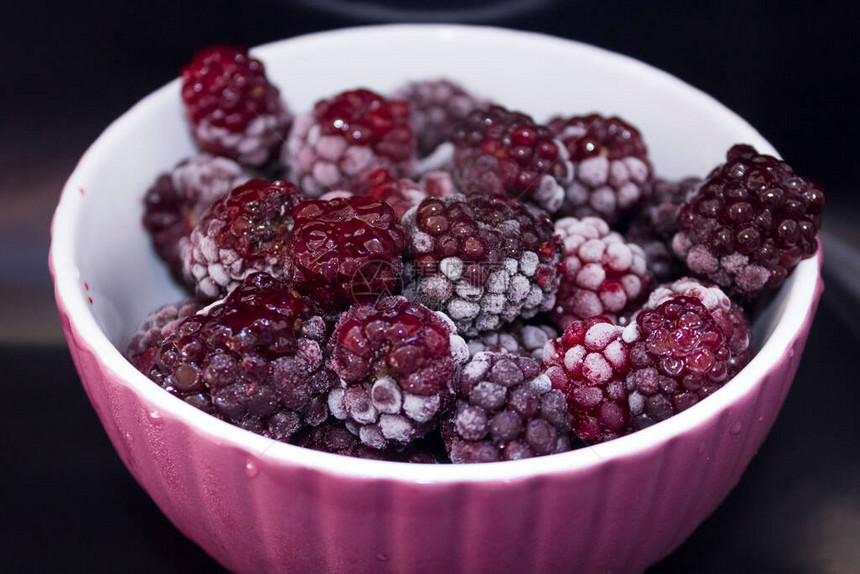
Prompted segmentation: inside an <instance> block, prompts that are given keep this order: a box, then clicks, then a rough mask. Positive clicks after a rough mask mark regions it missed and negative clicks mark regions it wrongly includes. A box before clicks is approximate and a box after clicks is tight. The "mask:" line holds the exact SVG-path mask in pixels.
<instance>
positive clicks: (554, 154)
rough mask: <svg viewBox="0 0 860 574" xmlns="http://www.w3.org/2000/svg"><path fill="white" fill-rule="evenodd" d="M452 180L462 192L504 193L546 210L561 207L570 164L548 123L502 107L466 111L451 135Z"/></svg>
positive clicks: (568, 179)
mask: <svg viewBox="0 0 860 574" xmlns="http://www.w3.org/2000/svg"><path fill="white" fill-rule="evenodd" d="M451 142H452V143H453V144H454V157H453V171H452V175H453V177H454V183H456V184H457V187H458V188H459V189H460V191H461V192H462V193H465V194H466V195H508V196H510V197H515V198H517V199H520V200H522V201H530V202H532V203H535V204H536V205H539V206H540V207H542V208H543V209H545V210H547V211H548V212H550V213H553V212H555V211H557V210H558V208H559V207H561V203H562V200H563V198H564V186H565V185H567V183H568V182H569V181H570V178H571V176H572V173H573V172H572V169H571V164H570V161H569V160H568V157H567V150H566V149H565V147H564V146H563V145H562V144H561V142H559V141H558V140H557V139H555V136H554V135H553V134H552V133H551V132H550V130H549V128H547V127H546V126H543V125H539V124H537V123H535V121H534V120H533V119H532V118H531V117H529V116H527V115H525V114H522V113H519V112H512V111H509V110H507V109H505V108H503V107H501V106H490V107H487V108H481V109H477V110H474V111H472V112H470V113H469V114H468V115H467V116H466V118H465V120H463V122H462V123H461V124H460V125H459V126H457V128H456V129H455V130H454V133H453V134H452V135H451Z"/></svg>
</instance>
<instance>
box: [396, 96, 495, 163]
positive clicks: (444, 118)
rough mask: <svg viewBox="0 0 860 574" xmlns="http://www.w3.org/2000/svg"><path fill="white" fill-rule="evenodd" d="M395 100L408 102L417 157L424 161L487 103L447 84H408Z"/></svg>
mask: <svg viewBox="0 0 860 574" xmlns="http://www.w3.org/2000/svg"><path fill="white" fill-rule="evenodd" d="M395 97H397V98H399V99H401V100H405V101H407V102H409V104H410V107H411V110H412V117H411V124H412V131H413V132H414V133H415V136H416V138H417V140H418V157H425V156H428V155H430V153H431V152H432V151H433V150H435V149H436V147H437V146H438V145H439V144H441V143H442V142H445V141H448V139H449V138H450V137H451V134H452V133H453V131H454V128H455V127H456V126H457V124H459V123H460V122H461V121H462V120H463V119H464V118H465V117H466V115H467V114H468V113H469V112H471V111H472V110H474V109H477V108H480V107H484V106H486V105H487V102H486V101H485V100H483V99H481V98H478V97H476V96H474V95H472V94H470V93H469V92H467V91H466V90H465V89H464V88H463V86H461V85H459V84H457V83H455V82H452V81H450V80H445V79H440V80H422V81H418V82H410V83H408V84H406V85H405V86H403V87H402V88H400V89H399V90H397V92H396V93H395Z"/></svg>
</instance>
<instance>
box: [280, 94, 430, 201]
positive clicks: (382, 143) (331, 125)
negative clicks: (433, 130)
mask: <svg viewBox="0 0 860 574" xmlns="http://www.w3.org/2000/svg"><path fill="white" fill-rule="evenodd" d="M281 155H282V162H283V163H284V164H285V165H286V166H287V167H288V168H289V176H290V179H291V180H292V181H294V182H295V183H296V184H297V185H299V186H300V187H301V189H302V191H303V192H304V193H306V194H307V195H308V196H311V197H319V196H320V195H322V194H323V193H326V192H327V191H332V190H336V189H349V188H350V186H351V185H352V183H353V181H354V180H355V179H356V178H357V177H358V176H360V175H361V174H363V173H366V172H369V171H373V170H375V169H379V168H383V169H387V170H388V171H389V172H391V174H392V175H393V176H394V177H397V178H400V177H410V176H412V175H413V173H414V172H415V168H416V158H415V135H414V134H413V133H412V128H411V127H410V126H409V103H407V102H405V101H402V100H395V99H386V98H384V97H382V96H380V95H379V94H376V93H374V92H372V91H370V90H365V89H360V90H352V91H349V92H343V93H341V94H338V95H337V96H335V97H333V98H331V99H328V100H320V101H319V102H317V103H316V105H315V106H314V109H313V110H312V111H310V112H308V113H306V114H303V115H301V116H299V117H298V118H296V121H295V123H294V124H293V129H292V131H291V132H290V135H289V137H288V138H287V142H286V144H285V145H284V148H283V151H282V154H281Z"/></svg>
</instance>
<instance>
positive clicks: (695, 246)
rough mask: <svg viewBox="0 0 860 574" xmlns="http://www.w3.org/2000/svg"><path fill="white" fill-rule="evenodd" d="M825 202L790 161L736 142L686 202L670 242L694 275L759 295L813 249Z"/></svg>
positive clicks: (748, 294)
mask: <svg viewBox="0 0 860 574" xmlns="http://www.w3.org/2000/svg"><path fill="white" fill-rule="evenodd" d="M823 207H824V192H823V191H822V190H821V189H820V188H819V187H818V186H817V185H815V184H814V183H812V182H810V181H809V180H807V179H806V178H803V177H801V176H799V175H797V174H796V173H795V172H794V170H793V169H792V168H791V167H790V166H789V165H788V164H786V163H785V162H783V161H781V160H779V159H776V158H774V157H771V156H768V155H762V154H759V153H758V152H756V150H755V148H753V147H752V146H748V145H735V146H733V147H732V148H731V149H730V150H729V151H728V153H727V155H726V163H724V164H722V165H720V166H719V167H717V168H716V169H714V171H713V172H711V174H710V175H709V176H708V177H707V178H706V179H705V181H704V182H703V183H702V186H701V187H700V188H699V190H698V192H697V193H696V194H695V195H694V196H692V197H691V198H689V200H688V201H687V202H686V203H685V204H684V206H683V207H682V208H681V211H680V213H679V215H678V232H677V233H676V234H675V237H674V238H673V240H672V248H673V249H674V251H675V253H676V254H677V255H678V256H679V257H681V258H682V259H683V260H684V261H685V262H686V264H687V267H688V268H689V269H690V271H691V272H693V273H694V274H696V275H698V276H700V277H704V278H706V279H708V280H710V281H713V282H714V283H716V284H717V285H720V286H721V287H723V289H725V290H726V291H727V293H728V294H729V295H732V296H739V297H743V298H754V297H756V296H758V295H759V294H761V293H762V292H763V291H764V290H766V289H774V288H776V287H779V286H780V285H781V284H782V282H783V281H784V280H785V278H786V277H787V276H788V274H789V273H790V272H791V270H792V269H794V267H795V266H796V265H797V264H798V263H799V262H800V261H801V260H802V259H804V258H807V257H811V256H812V255H813V254H814V253H815V251H816V249H817V248H818V243H817V241H816V234H817V233H818V229H819V227H820V225H821V212H822V209H823Z"/></svg>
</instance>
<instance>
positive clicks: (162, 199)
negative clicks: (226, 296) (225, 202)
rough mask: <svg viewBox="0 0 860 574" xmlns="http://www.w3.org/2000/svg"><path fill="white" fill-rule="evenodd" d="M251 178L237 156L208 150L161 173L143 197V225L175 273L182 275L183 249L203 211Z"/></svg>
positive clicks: (159, 252) (160, 255) (156, 248)
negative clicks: (212, 153) (221, 154)
mask: <svg viewBox="0 0 860 574" xmlns="http://www.w3.org/2000/svg"><path fill="white" fill-rule="evenodd" d="M249 179H250V175H249V174H248V173H247V172H246V171H245V170H244V169H243V168H242V167H241V166H240V165H239V164H238V163H236V162H234V161H233V160H231V159H227V158H225V157H215V156H211V155H209V154H205V153H203V154H198V155H195V156H193V157H191V158H189V159H187V160H185V161H183V162H180V163H179V164H178V165H177V166H176V167H174V168H173V170H171V171H170V172H167V173H163V174H161V175H160V176H158V179H156V180H155V183H154V184H153V186H152V187H150V188H149V190H148V191H147V192H146V196H144V199H143V203H144V214H143V226H144V228H145V229H146V230H147V231H148V232H149V235H150V237H151V238H152V244H153V247H155V251H156V253H158V255H159V257H161V258H162V259H163V260H164V261H165V263H167V266H168V267H169V268H170V270H171V272H173V274H174V275H175V276H177V277H182V253H183V251H184V250H185V249H186V248H187V247H188V237H189V236H190V235H191V230H192V229H194V227H195V226H196V225H197V222H198V221H199V220H200V217H201V216H202V215H203V212H205V211H206V209H208V208H209V206H210V205H212V203H214V202H215V201H216V200H218V199H221V198H222V197H224V196H225V195H227V194H228V193H229V192H230V190H231V189H233V188H234V187H236V186H239V185H241V184H243V183H245V182H246V181H248V180H249Z"/></svg>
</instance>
